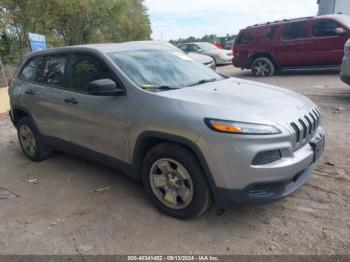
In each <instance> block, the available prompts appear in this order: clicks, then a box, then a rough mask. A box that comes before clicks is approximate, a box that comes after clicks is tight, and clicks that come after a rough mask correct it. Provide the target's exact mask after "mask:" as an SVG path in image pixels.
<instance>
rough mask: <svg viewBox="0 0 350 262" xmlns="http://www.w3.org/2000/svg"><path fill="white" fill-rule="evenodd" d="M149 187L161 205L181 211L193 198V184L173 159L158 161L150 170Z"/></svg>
mask: <svg viewBox="0 0 350 262" xmlns="http://www.w3.org/2000/svg"><path fill="white" fill-rule="evenodd" d="M149 179H150V185H151V188H152V191H153V193H154V195H155V196H156V197H157V198H158V200H159V201H160V202H162V204H164V205H165V206H167V207H169V208H172V209H183V208H185V207H186V206H188V205H189V204H190V203H191V201H192V198H193V182H192V178H191V176H190V174H189V172H188V171H187V169H186V168H185V167H184V166H183V165H182V164H180V163H179V162H177V161H175V160H173V159H166V158H164V159H159V160H157V161H156V162H155V163H154V164H153V165H152V167H151V169H150V176H149Z"/></svg>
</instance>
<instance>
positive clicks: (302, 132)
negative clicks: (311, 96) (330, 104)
mask: <svg viewBox="0 0 350 262" xmlns="http://www.w3.org/2000/svg"><path fill="white" fill-rule="evenodd" d="M320 117H321V113H320V110H319V109H318V108H317V107H314V108H312V109H311V110H310V111H308V112H306V113H304V114H303V115H301V116H300V117H299V118H298V119H296V120H295V121H293V122H291V123H290V126H291V127H292V130H293V131H294V137H295V139H294V145H295V146H294V147H295V148H299V147H301V146H302V145H304V144H306V143H307V142H309V141H310V139H311V138H312V137H313V135H314V134H315V132H316V131H317V128H318V126H319V124H320Z"/></svg>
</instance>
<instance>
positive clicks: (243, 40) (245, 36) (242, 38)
mask: <svg viewBox="0 0 350 262" xmlns="http://www.w3.org/2000/svg"><path fill="white" fill-rule="evenodd" d="M251 39H252V36H251V35H250V33H249V32H242V33H240V34H239V36H238V37H237V40H236V42H235V44H238V45H239V44H248V43H249V41H250V40H251Z"/></svg>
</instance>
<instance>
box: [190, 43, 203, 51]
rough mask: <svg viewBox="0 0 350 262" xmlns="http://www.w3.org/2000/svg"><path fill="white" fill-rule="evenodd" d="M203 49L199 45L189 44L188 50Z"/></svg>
mask: <svg viewBox="0 0 350 262" xmlns="http://www.w3.org/2000/svg"><path fill="white" fill-rule="evenodd" d="M200 50H201V49H200V48H199V46H197V45H189V46H188V51H190V52H199V51H200Z"/></svg>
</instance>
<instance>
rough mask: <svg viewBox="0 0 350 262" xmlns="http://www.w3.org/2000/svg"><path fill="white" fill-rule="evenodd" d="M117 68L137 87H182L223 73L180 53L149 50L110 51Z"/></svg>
mask: <svg viewBox="0 0 350 262" xmlns="http://www.w3.org/2000/svg"><path fill="white" fill-rule="evenodd" d="M109 55H110V57H111V58H112V59H113V61H114V62H115V63H116V64H117V65H118V67H119V68H120V69H121V70H122V71H123V72H124V73H125V74H126V75H127V76H128V77H129V78H130V79H131V80H132V81H133V82H134V83H135V84H137V85H138V86H139V87H141V88H157V87H164V86H166V87H170V88H182V87H187V86H190V85H195V84H196V83H198V82H200V81H202V80H210V81H217V80H221V79H223V77H222V76H220V75H219V74H217V73H216V72H214V71H213V70H211V69H209V68H207V67H206V66H204V65H202V64H200V63H198V62H196V61H194V60H192V59H191V58H190V57H188V56H186V55H185V54H183V53H182V52H179V51H176V50H170V49H158V50H154V49H150V50H136V51H122V52H115V53H110V54H109Z"/></svg>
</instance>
